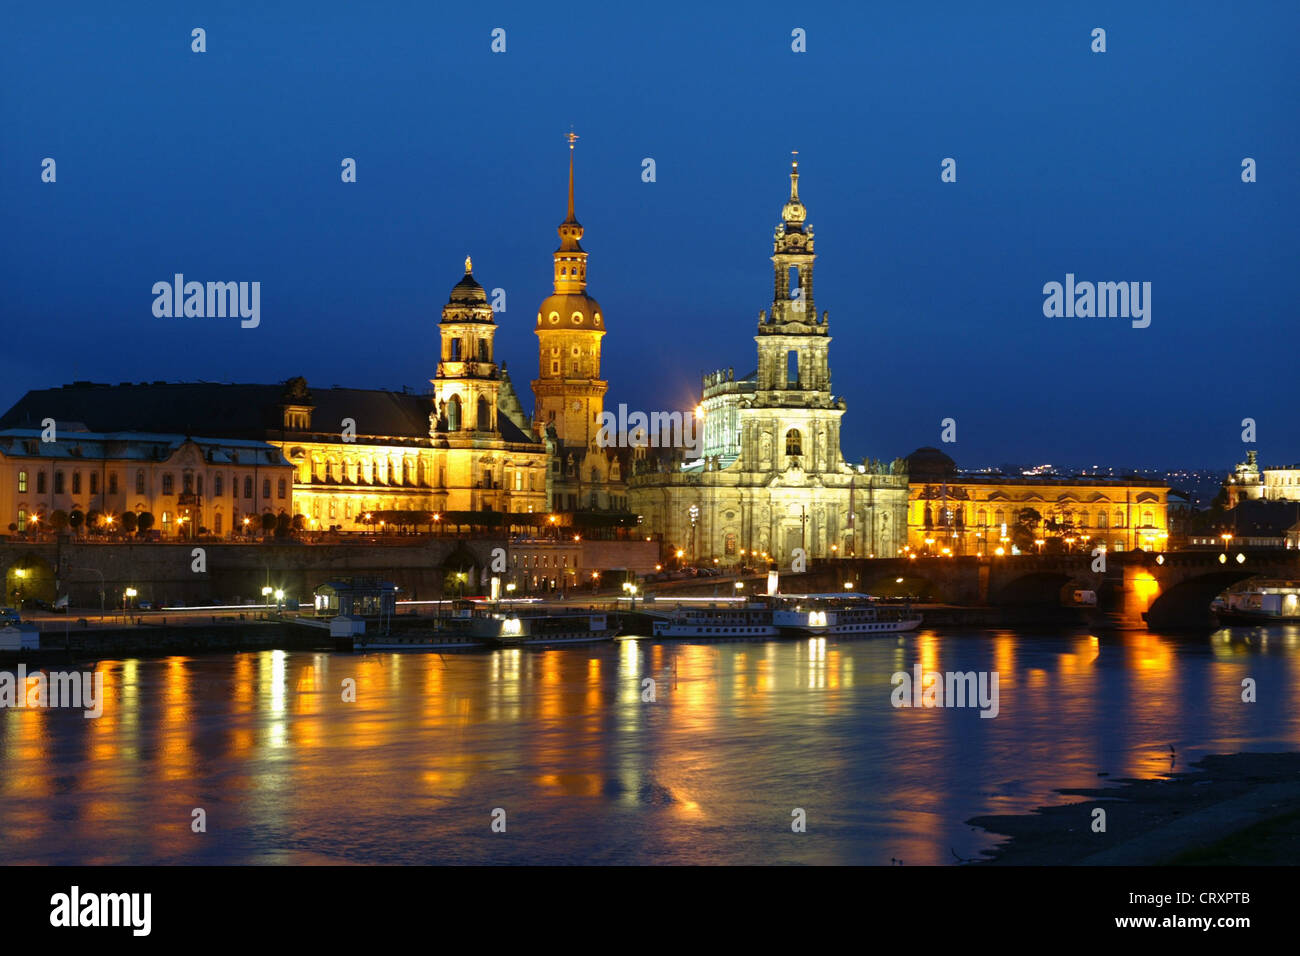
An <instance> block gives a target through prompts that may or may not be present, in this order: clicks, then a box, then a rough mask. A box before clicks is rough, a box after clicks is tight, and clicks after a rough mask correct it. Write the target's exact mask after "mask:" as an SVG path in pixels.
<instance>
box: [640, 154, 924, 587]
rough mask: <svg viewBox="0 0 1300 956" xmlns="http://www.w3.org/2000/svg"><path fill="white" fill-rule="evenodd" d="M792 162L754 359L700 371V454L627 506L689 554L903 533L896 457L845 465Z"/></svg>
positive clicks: (781, 556)
mask: <svg viewBox="0 0 1300 956" xmlns="http://www.w3.org/2000/svg"><path fill="white" fill-rule="evenodd" d="M806 218H807V210H806V208H805V207H804V205H803V202H802V201H801V200H800V198H799V164H798V161H797V160H796V161H795V162H794V163H793V164H792V167H791V172H790V197H789V199H788V201H787V202H786V204H785V206H784V207H783V209H782V211H781V223H780V224H779V225H778V226H777V228H776V235H775V237H774V242H773V255H772V263H773V272H774V284H773V299H772V307H771V311H770V314H769V312H768V311H766V310H765V311H763V312H760V313H759V317H758V326H757V330H756V335H755V337H754V341H755V343H756V345H757V351H758V368H757V370H756V371H755V372H753V373H752V374H751V375H749V376H747V377H743V378H740V379H737V378H736V376H735V374H734V372H733V371H724V372H715V373H712V374H710V375H708V376H706V377H705V380H704V386H703V393H702V398H701V402H700V410H701V413H702V415H703V445H702V455H701V457H700V458H699V459H697V460H693V461H687V462H684V463H682V464H681V465H680V466H678V467H670V468H663V469H658V470H651V469H647V470H644V471H640V472H638V474H636V475H634V476H633V477H632V479H631V492H630V497H631V503H632V506H633V509H634V510H636V511H637V512H638V513H640V514H641V515H642V516H643V518H644V523H645V526H646V528H647V529H649V530H653V531H656V532H659V533H660V534H662V535H663V537H664V541H665V544H666V545H667V546H668V547H669V548H670V549H671V548H676V549H680V550H682V551H683V552H684V559H686V560H696V561H712V560H713V559H715V558H716V559H718V561H719V563H736V562H744V561H751V560H754V558H755V555H757V557H758V559H759V560H760V562H761V560H762V559H764V557H766V558H767V559H770V560H773V561H776V562H778V563H781V564H788V563H789V562H790V561H791V560H792V559H793V557H794V556H795V554H796V552H797V551H798V550H799V549H802V550H803V552H804V553H805V555H806V556H807V557H810V558H827V557H834V556H850V555H862V556H867V555H877V554H879V555H886V554H888V555H892V554H894V553H895V551H896V550H897V549H898V548H900V547H902V546H903V545H904V544H905V543H906V530H907V525H906V520H907V476H906V474H905V472H904V468H903V463H902V462H901V461H895V462H894V463H892V464H889V465H885V464H882V463H878V462H872V463H869V464H864V465H861V466H850V465H849V464H847V463H846V462H845V461H844V460H843V455H842V452H841V450H840V420H841V418H842V416H843V415H844V411H845V405H844V402H843V401H842V400H841V399H839V398H837V397H836V396H835V395H834V394H833V392H832V391H831V377H830V364H829V355H830V342H831V336H830V316H829V314H828V313H827V312H823V313H822V314H821V316H820V318H819V317H818V315H817V309H816V304H815V302H814V299H813V263H814V260H815V258H816V256H815V255H814V252H813V231H812V227H811V226H810V225H806Z"/></svg>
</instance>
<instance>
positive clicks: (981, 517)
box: [975, 508, 989, 527]
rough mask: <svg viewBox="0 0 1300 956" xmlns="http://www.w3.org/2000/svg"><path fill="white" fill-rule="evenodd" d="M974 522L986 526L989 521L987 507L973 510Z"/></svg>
mask: <svg viewBox="0 0 1300 956" xmlns="http://www.w3.org/2000/svg"><path fill="white" fill-rule="evenodd" d="M975 523H976V524H978V525H979V526H980V527H986V526H987V525H988V523H989V513H988V511H987V509H984V508H981V509H980V510H979V511H977V512H975Z"/></svg>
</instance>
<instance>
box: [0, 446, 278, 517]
mask: <svg viewBox="0 0 1300 956" xmlns="http://www.w3.org/2000/svg"><path fill="white" fill-rule="evenodd" d="M41 437H42V429H23V428H11V429H6V430H4V431H3V432H0V520H2V521H3V525H0V527H4V528H8V527H9V526H10V525H12V530H13V531H15V532H19V533H23V532H35V531H52V530H64V529H67V530H71V531H72V532H74V533H80V532H83V531H85V530H95V531H100V532H108V533H112V532H116V531H121V530H122V529H123V524H122V516H123V514H125V513H126V512H133V513H135V514H137V515H138V514H141V513H144V512H148V513H150V514H152V515H153V518H154V525H153V528H152V529H151V530H152V531H154V532H157V534H158V535H159V536H160V537H163V538H176V537H182V538H188V537H193V536H194V535H197V534H213V535H219V536H220V535H229V534H231V533H232V532H238V531H241V530H245V529H246V528H247V530H251V531H252V532H255V533H257V534H261V533H262V516H263V515H265V514H270V515H271V516H273V517H275V518H277V519H279V517H280V516H281V515H288V516H291V515H292V508H293V468H292V467H291V466H290V464H289V462H288V461H286V460H285V459H284V457H283V455H282V454H281V453H280V450H279V449H278V448H276V447H275V446H274V445H272V444H269V443H267V442H258V441H236V440H230V439H209V438H190V437H187V436H185V435H167V434H152V433H142V432H116V433H111V434H105V433H100V432H91V431H86V430H84V429H79V427H78V425H77V424H75V423H68V424H66V425H62V426H57V425H56V428H55V431H54V434H53V437H54V438H55V439H56V440H54V441H42V440H41ZM60 512H61V513H62V517H59V516H58V513H60ZM74 514H75V515H77V516H78V517H77V518H72V517H71V516H73V515H74ZM70 518H71V521H69V519H70ZM245 521H247V522H248V524H247V526H246V525H245ZM59 524H62V525H63V527H62V528H60V527H58V525H59ZM92 525H94V527H93V528H91V526H92Z"/></svg>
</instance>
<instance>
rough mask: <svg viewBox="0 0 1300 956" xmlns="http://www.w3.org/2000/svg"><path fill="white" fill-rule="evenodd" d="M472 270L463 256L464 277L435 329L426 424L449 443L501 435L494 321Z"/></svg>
mask: <svg viewBox="0 0 1300 956" xmlns="http://www.w3.org/2000/svg"><path fill="white" fill-rule="evenodd" d="M473 268H474V267H473V263H472V262H471V261H470V260H469V257H468V256H467V257H466V258H465V278H463V279H461V280H460V281H459V282H458V283H456V285H455V287H454V288H453V289H452V290H451V298H450V299H449V300H448V302H447V304H446V305H445V306H443V308H442V321H441V322H440V323H439V325H438V333H439V336H440V338H441V340H442V353H441V355H440V356H439V361H438V370H437V373H436V375H435V377H434V378H433V379H432V380H431V384H432V385H433V402H434V410H433V412H432V413H431V414H430V416H429V424H430V433H431V434H437V433H439V432H441V433H445V434H446V435H447V436H448V437H449V438H460V439H471V438H474V437H476V436H477V437H479V438H482V437H484V436H486V435H488V434H494V433H496V432H499V431H500V429H499V428H498V427H497V397H498V396H497V393H498V391H499V389H500V387H501V375H500V372H499V371H498V370H497V366H496V362H495V361H494V358H493V354H494V347H495V344H494V342H493V339H494V338H495V336H496V331H497V325H496V318H495V317H494V315H493V314H492V306H491V305H489V304H488V300H487V293H486V292H485V291H484V290H483V287H482V286H481V285H479V284H478V282H476V281H475V279H474V274H473Z"/></svg>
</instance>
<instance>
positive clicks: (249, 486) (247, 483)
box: [244, 475, 253, 498]
mask: <svg viewBox="0 0 1300 956" xmlns="http://www.w3.org/2000/svg"><path fill="white" fill-rule="evenodd" d="M244 497H245V498H251V497H253V476H252V475H245V476H244Z"/></svg>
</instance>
